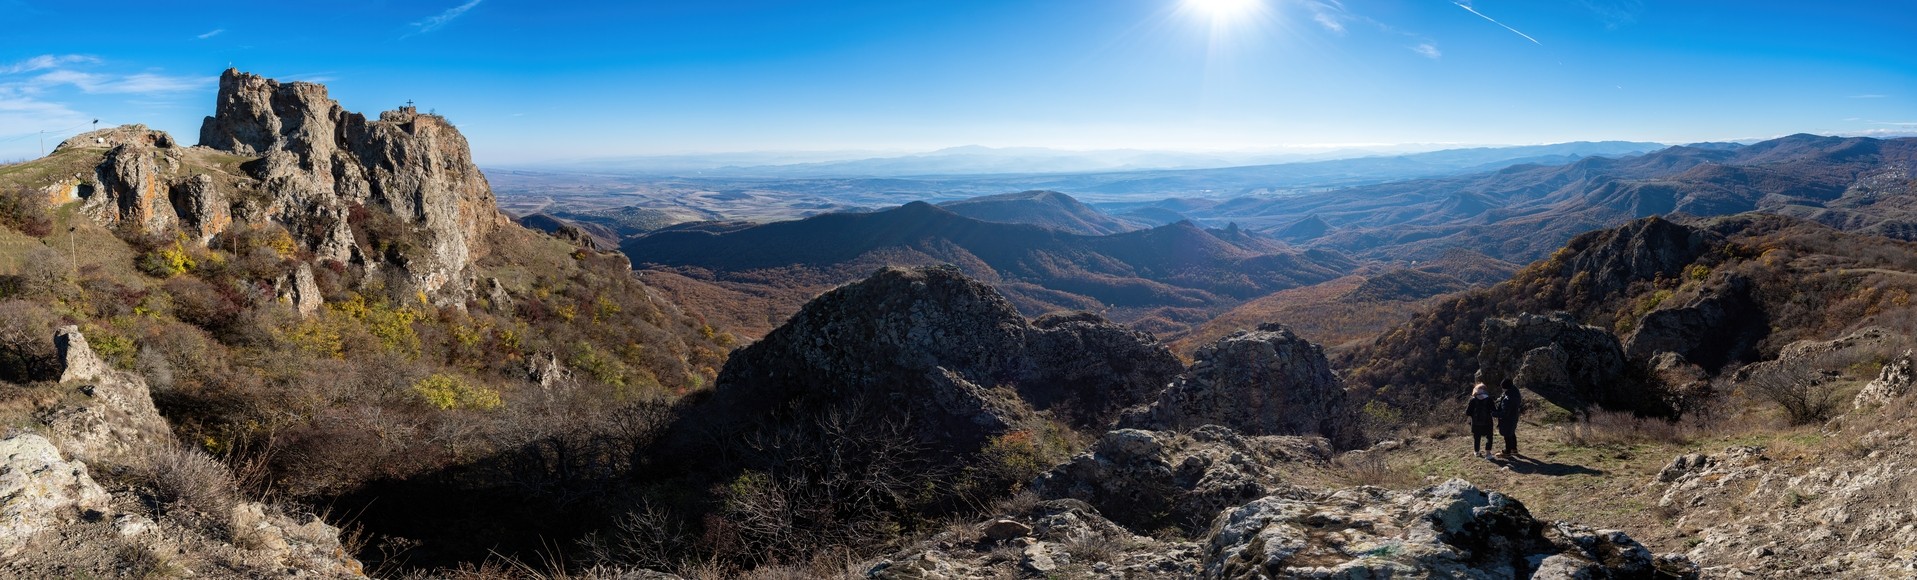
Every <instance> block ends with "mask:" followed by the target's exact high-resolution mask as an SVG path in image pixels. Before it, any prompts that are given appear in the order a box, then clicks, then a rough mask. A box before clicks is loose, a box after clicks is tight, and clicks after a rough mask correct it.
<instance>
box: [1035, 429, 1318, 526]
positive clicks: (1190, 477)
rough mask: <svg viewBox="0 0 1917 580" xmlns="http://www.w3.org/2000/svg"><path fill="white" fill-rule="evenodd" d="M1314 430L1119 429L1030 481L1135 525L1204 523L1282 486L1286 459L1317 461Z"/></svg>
mask: <svg viewBox="0 0 1917 580" xmlns="http://www.w3.org/2000/svg"><path fill="white" fill-rule="evenodd" d="M1330 455H1331V446H1330V444H1329V443H1327V442H1326V441H1325V440H1324V439H1322V438H1318V437H1281V436H1264V437H1249V436H1244V435H1240V434H1238V433H1236V432H1233V431H1232V430H1230V429H1227V428H1224V427H1220V426H1217V425H1207V426H1204V427H1200V428H1198V429H1196V430H1193V431H1191V432H1190V433H1188V434H1183V435H1181V434H1177V433H1171V432H1164V431H1140V430H1136V429H1121V430H1117V431H1111V432H1108V433H1106V434H1105V436H1104V437H1102V438H1100V439H1099V440H1098V443H1097V444H1095V445H1093V446H1092V448H1091V450H1089V451H1086V452H1085V453H1081V454H1079V455H1078V456H1076V457H1073V458H1072V460H1071V462H1069V463H1066V464H1064V465H1060V466H1058V467H1056V468H1053V469H1052V470H1051V471H1050V472H1047V473H1045V474H1044V475H1041V476H1039V478H1038V479H1036V480H1034V481H1033V482H1032V491H1034V492H1036V493H1037V494H1038V495H1039V497H1043V498H1048V499H1075V500H1080V501H1084V502H1086V503H1087V504H1090V505H1092V506H1094V507H1096V508H1098V510H1099V511H1100V513H1103V514H1105V515H1106V516H1107V517H1110V518H1112V519H1113V520H1116V521H1118V522H1121V523H1123V524H1125V525H1127V526H1130V527H1131V528H1132V529H1137V530H1156V529H1159V528H1161V527H1164V526H1167V525H1172V526H1179V527H1183V528H1185V529H1187V530H1191V531H1197V530H1199V529H1202V528H1203V527H1204V526H1205V525H1207V523H1208V522H1210V521H1211V518H1212V516H1214V515H1217V513H1218V510H1220V509H1224V508H1226V507H1229V506H1233V505H1238V504H1242V503H1244V502H1247V501H1250V500H1253V499H1256V498H1259V497H1262V496H1265V495H1268V494H1272V493H1275V492H1277V491H1279V490H1281V489H1286V488H1287V486H1285V485H1284V484H1283V482H1282V477H1281V474H1282V473H1283V472H1284V466H1285V465H1286V464H1299V463H1322V462H1324V461H1326V459H1327V458H1329V457H1330Z"/></svg>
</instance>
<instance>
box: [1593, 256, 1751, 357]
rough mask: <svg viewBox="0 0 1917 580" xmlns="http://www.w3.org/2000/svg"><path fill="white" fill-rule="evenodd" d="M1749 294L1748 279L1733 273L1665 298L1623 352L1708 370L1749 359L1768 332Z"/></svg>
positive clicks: (1634, 331) (1642, 324) (1641, 322)
mask: <svg viewBox="0 0 1917 580" xmlns="http://www.w3.org/2000/svg"><path fill="white" fill-rule="evenodd" d="M1750 291H1751V282H1750V280H1749V279H1747V278H1745V277H1743V276H1735V275H1733V276H1727V277H1725V278H1724V279H1722V280H1716V281H1713V283H1712V284H1710V285H1709V286H1705V287H1703V288H1700V289H1698V290H1697V291H1696V292H1695V293H1694V294H1692V295H1690V296H1686V297H1683V298H1682V299H1674V300H1667V301H1666V304H1662V305H1660V306H1659V308H1658V309H1656V310H1652V311H1651V312H1650V313H1648V314H1645V315H1644V318H1642V319H1640V320H1638V321H1637V327H1636V329H1635V330H1633V331H1632V332H1631V335H1630V336H1629V337H1627V338H1626V339H1625V340H1624V352H1625V354H1627V355H1629V356H1630V357H1631V358H1633V359H1637V360H1650V359H1651V358H1653V357H1655V356H1656V355H1657V354H1658V353H1660V352H1674V353H1678V354H1681V355H1684V359H1685V360H1687V361H1690V362H1691V363H1693V364H1696V365H1698V366H1700V367H1702V368H1704V369H1705V370H1706V371H1709V372H1716V371H1717V370H1718V369H1719V368H1722V367H1723V366H1724V365H1725V364H1728V363H1731V362H1735V361H1738V360H1743V359H1747V358H1749V356H1750V355H1751V352H1752V350H1753V349H1755V348H1756V347H1757V343H1758V342H1759V341H1762V340H1763V339H1764V337H1765V336H1766V335H1767V334H1769V332H1770V322H1769V319H1768V318H1767V317H1766V316H1765V314H1764V311H1763V308H1762V307H1760V306H1759V305H1758V304H1757V301H1756V300H1754V299H1752V298H1751V293H1750Z"/></svg>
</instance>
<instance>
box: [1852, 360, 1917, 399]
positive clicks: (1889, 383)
mask: <svg viewBox="0 0 1917 580" xmlns="http://www.w3.org/2000/svg"><path fill="white" fill-rule="evenodd" d="M1910 355H1911V351H1908V350H1906V351H1904V354H1903V356H1899V357H1897V360H1894V361H1891V362H1890V364H1887V365H1884V368H1883V370H1881V371H1878V372H1877V378H1876V379H1875V380H1872V381H1871V382H1870V384H1867V385H1864V390H1862V391H1858V393H1857V398H1855V399H1852V400H1851V406H1852V407H1858V408H1862V407H1866V406H1872V405H1884V404H1888V403H1890V402H1891V400H1892V399H1896V398H1898V397H1902V396H1904V395H1906V394H1909V393H1910V384H1911V382H1912V380H1913V378H1912V377H1913V375H1912V373H1911V356H1910Z"/></svg>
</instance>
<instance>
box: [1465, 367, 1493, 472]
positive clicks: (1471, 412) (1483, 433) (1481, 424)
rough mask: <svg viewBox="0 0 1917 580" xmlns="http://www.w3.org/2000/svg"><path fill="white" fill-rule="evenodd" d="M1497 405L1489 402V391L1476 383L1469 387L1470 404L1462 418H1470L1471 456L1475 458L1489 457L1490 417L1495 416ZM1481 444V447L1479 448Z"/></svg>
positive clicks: (1466, 406) (1491, 440)
mask: <svg viewBox="0 0 1917 580" xmlns="http://www.w3.org/2000/svg"><path fill="white" fill-rule="evenodd" d="M1497 411H1498V409H1497V403H1496V402H1493V401H1492V400H1491V390H1490V389H1486V388H1485V387H1484V383H1478V384H1476V385H1473V386H1472V387H1471V402H1470V403H1466V404H1465V406H1464V416H1466V417H1470V418H1471V454H1472V455H1474V456H1477V457H1490V456H1491V443H1492V442H1493V441H1495V439H1492V437H1491V417H1492V416H1493V415H1496V414H1497ZM1479 442H1483V447H1479Z"/></svg>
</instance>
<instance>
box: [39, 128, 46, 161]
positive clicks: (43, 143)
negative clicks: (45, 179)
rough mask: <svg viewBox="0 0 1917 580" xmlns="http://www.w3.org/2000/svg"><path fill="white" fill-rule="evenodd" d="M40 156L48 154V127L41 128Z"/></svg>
mask: <svg viewBox="0 0 1917 580" xmlns="http://www.w3.org/2000/svg"><path fill="white" fill-rule="evenodd" d="M40 156H41V157H46V156H47V130H46V129H41V130H40Z"/></svg>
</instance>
